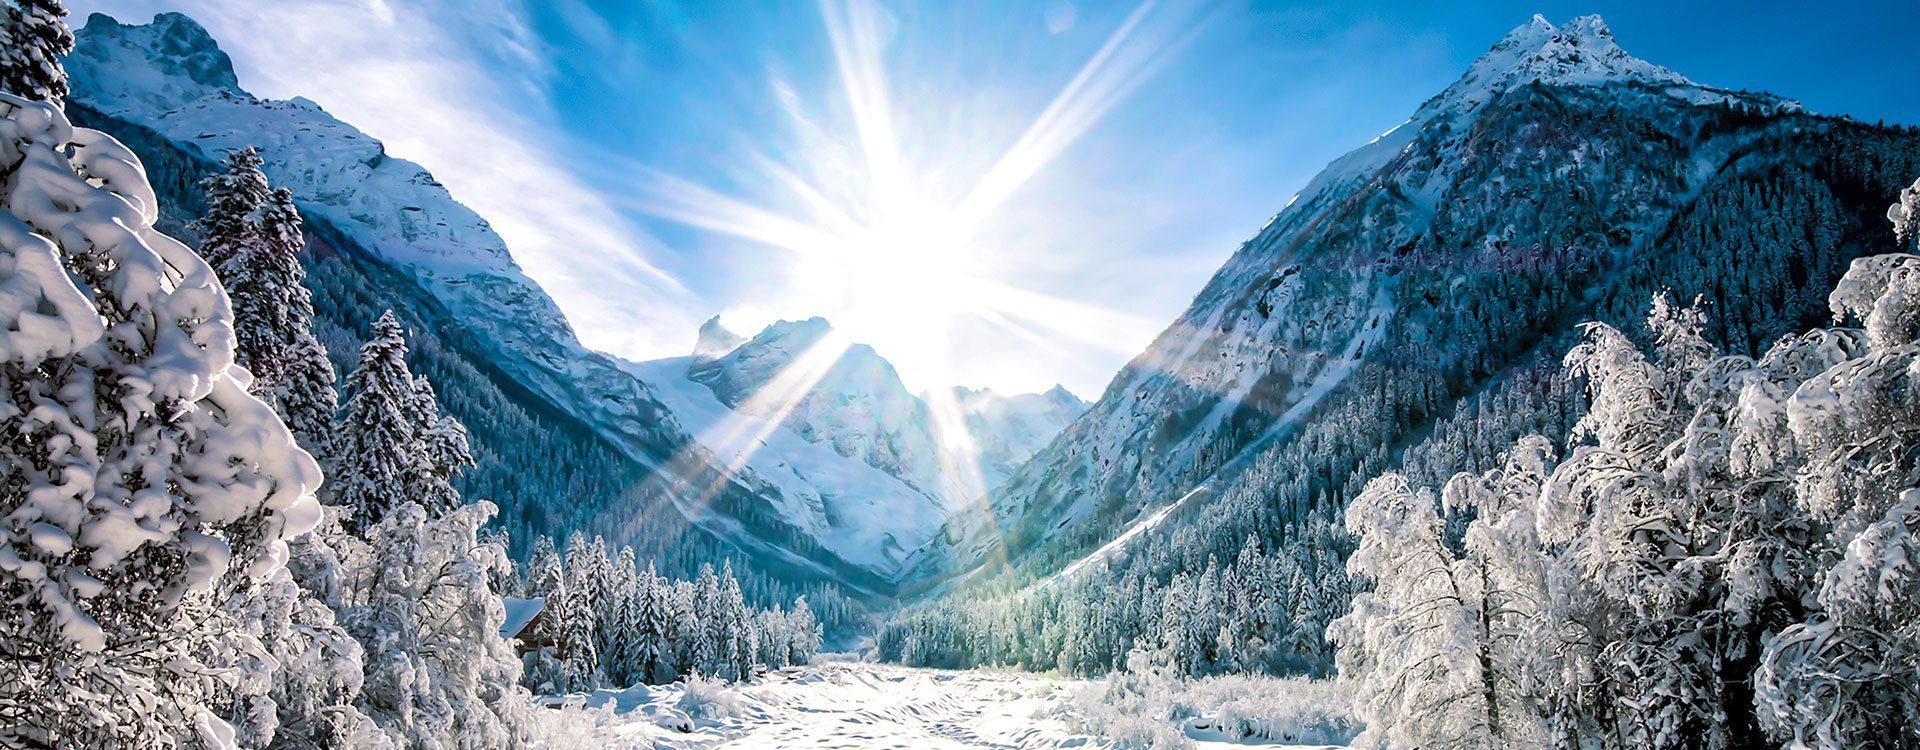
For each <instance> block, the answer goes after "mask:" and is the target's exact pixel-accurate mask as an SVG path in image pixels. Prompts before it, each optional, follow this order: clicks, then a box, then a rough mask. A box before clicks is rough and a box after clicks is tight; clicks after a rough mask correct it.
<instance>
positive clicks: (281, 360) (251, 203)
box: [197, 149, 339, 455]
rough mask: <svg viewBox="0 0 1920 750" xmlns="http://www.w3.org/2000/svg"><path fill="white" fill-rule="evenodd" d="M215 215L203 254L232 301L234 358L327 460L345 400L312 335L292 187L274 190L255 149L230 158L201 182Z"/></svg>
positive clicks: (204, 223)
mask: <svg viewBox="0 0 1920 750" xmlns="http://www.w3.org/2000/svg"><path fill="white" fill-rule="evenodd" d="M202 185H203V186H204V187H205V188H206V191H207V206H208V212H207V215H206V216H205V217H203V218H202V219H201V220H200V221H199V222H198V224H197V226H199V227H200V228H201V230H202V231H204V232H205V233H206V234H207V239H206V241H205V242H204V243H203V244H202V246H201V253H202V254H203V255H205V256H206V257H208V258H209V259H210V262H213V261H212V259H214V258H218V259H219V260H218V262H215V263H214V268H215V270H216V271H218V272H219V274H220V278H221V280H222V281H224V282H226V285H227V291H228V294H229V295H230V296H231V298H232V300H233V310H234V335H235V338H236V339H237V342H238V349H237V350H236V352H235V355H234V358H235V360H236V361H237V362H238V363H239V364H240V365H242V366H244V367H246V368H247V371H248V372H250V373H252V374H253V378H254V380H253V384H252V386H251V390H252V391H253V392H254V393H255V394H256V395H259V396H260V397H261V398H263V399H265V400H266V401H267V402H268V403H270V404H272V405H273V406H274V410H275V411H277V412H279V413H280V415H281V417H282V418H283V419H285V420H286V421H287V424H288V426H289V427H291V428H292V429H293V432H294V436H295V437H296V438H298V439H299V440H300V444H301V445H302V446H305V447H306V448H307V449H308V450H310V451H313V452H314V453H315V454H316V455H324V453H325V450H324V449H325V447H326V441H327V439H328V438H329V436H330V435H331V433H332V430H331V426H332V422H333V417H334V414H335V413H336V412H337V411H338V410H339V396H338V394H337V393H336V392H335V391H334V373H333V365H332V364H331V363H330V362H329V361H328V360H327V351H326V348H325V347H323V346H321V344H320V342H319V340H318V339H316V338H315V337H314V335H313V314H314V311H313V294H312V292H310V291H308V290H307V287H306V285H305V283H304V282H305V280H306V269H305V268H303V267H302V266H301V265H300V260H299V254H300V252H301V250H302V248H304V247H305V244H306V240H305V237H304V236H303V235H302V234H301V232H300V224H301V219H300V212H299V209H298V208H296V207H295V206H294V204H293V195H292V193H289V192H288V191H286V190H285V189H275V190H271V191H269V190H267V189H266V188H267V179H266V176H265V174H263V173H262V172H261V171H260V158H259V156H258V155H256V154H255V153H254V152H253V150H252V149H243V150H241V151H236V152H234V153H232V154H229V155H228V158H227V169H226V171H225V172H223V173H221V174H218V175H213V176H210V177H207V178H206V179H204V180H202Z"/></svg>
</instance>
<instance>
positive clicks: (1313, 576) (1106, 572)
mask: <svg viewBox="0 0 1920 750" xmlns="http://www.w3.org/2000/svg"><path fill="white" fill-rule="evenodd" d="M856 5H857V7H858V8H865V9H867V10H872V8H870V7H869V6H868V5H866V4H859V3H856ZM1066 7H1067V8H1068V9H1069V11H1070V10H1071V8H1072V7H1073V6H1071V5H1070V4H1069V5H1067V6H1066ZM0 10H4V19H0V392H3V393H4V397H0V458H4V464H3V465H0V467H3V469H0V470H4V474H0V600H3V603H4V606H0V747H6V748H16V747H17V748H69V747H73V748H155V747H167V748H171V747H207V748H289V749H292V748H375V749H378V748H396V749H397V748H434V749H441V748H446V749H452V748H461V749H475V750H478V749H483V748H514V747H545V748H574V747H609V748H625V747H633V748H712V747H740V748H762V747H847V748H862V747H941V748H947V747H952V748H964V747H998V748H1006V747H1018V748H1074V747H1108V748H1210V749H1212V750H1219V749H1221V748H1226V747H1234V746H1245V745H1261V746H1310V747H1365V748H1422V749H1424V750H1437V749H1440V748H1508V747H1514V748H1536V747H1553V748H1565V749H1567V750H1602V749H1611V748H1621V749H1623V750H1624V749H1626V748H1675V749H1678V748H1716V749H1719V748H1725V749H1733V748H1751V747H1786V748H1818V749H1820V750H1840V749H1842V748H1886V749H1889V750H1891V749H1893V748H1909V747H1920V536H1917V535H1916V533H1917V532H1920V179H1916V178H1920V130H1916V129H1915V128H1911V127H1900V126H1886V125H1868V124H1865V123H1861V122H1857V121H1854V120H1851V119H1848V118H1845V117H1832V116H1824V115H1818V114H1814V113H1811V112H1808V111H1806V109H1805V108H1804V107H1802V106H1800V105H1799V104H1797V103H1795V102H1792V101H1789V100H1785V99H1782V98H1779V97H1776V96H1773V95H1770V94H1764V93H1756V92H1747V91H1733V90H1726V89H1720V88H1715V87H1711V86H1706V85H1702V84H1698V83H1695V82H1693V81H1692V80H1690V79H1688V78H1686V77H1684V76H1682V75H1681V74H1679V73H1676V72H1674V71H1671V70H1668V69H1666V68H1663V67H1660V66H1658V65H1654V64H1652V63H1649V62H1646V61H1643V60H1640V59H1638V58H1635V57H1633V56H1631V55H1629V54H1627V53H1626V52H1625V51H1624V50H1623V49H1622V48H1621V47H1620V46H1619V44H1618V43H1617V42H1616V41H1615V40H1614V37H1613V33H1612V31H1611V30H1610V29H1609V28H1608V27H1607V25H1606V24H1605V23H1604V22H1602V21H1601V20H1600V19H1599V18H1598V17H1597V16H1587V17H1582V18H1577V19H1573V20H1571V21H1569V22H1567V23H1565V24H1562V25H1559V26H1556V25H1554V24H1552V23H1549V22H1548V21H1547V20H1546V19H1544V18H1541V17H1539V16H1535V17H1534V18H1533V19H1532V20H1531V21H1529V22H1528V23H1526V24H1523V25H1521V26H1520V27H1518V28H1516V29H1514V30H1513V31H1512V32H1511V33H1509V34H1508V35H1507V36H1506V37H1504V38H1502V39H1501V40H1499V41H1498V42H1497V43H1496V44H1495V45H1494V46H1493V47H1492V48H1491V50H1489V51H1488V52H1487V53H1486V54H1485V55H1484V56H1482V57H1480V58H1479V59H1478V60H1477V61H1475V62H1474V63H1473V64H1472V65H1470V66H1469V67H1468V69H1467V71H1466V73H1465V74H1464V75H1463V76H1461V77H1460V78H1459V80H1458V81H1457V82H1455V83H1454V84H1452V85H1451V86H1449V87H1447V88H1446V89H1445V90H1444V91H1442V92H1441V93H1440V94H1438V95H1437V96H1435V97H1433V98H1432V99H1430V100H1428V101H1427V102H1426V103H1425V104H1423V105H1422V106H1420V107H1419V108H1418V109H1417V111H1415V112H1414V114H1413V116H1412V117H1411V118H1410V119H1408V120H1407V121H1406V122H1405V123H1404V124H1402V125H1401V126H1400V127H1398V128H1396V129H1394V130H1392V131H1390V132H1388V133H1387V134H1385V135H1382V136H1381V137H1380V138H1378V139H1376V140H1374V141H1373V142H1371V143H1368V144H1365V145H1363V146H1361V147H1360V148H1359V149H1357V150H1355V151H1353V152H1351V153H1349V154H1347V155H1346V156H1344V157H1341V158H1340V159H1337V160H1335V161H1334V162H1333V163H1332V164H1330V165H1329V166H1328V167H1327V168H1326V169H1325V171H1323V172H1322V173H1321V174H1320V175H1319V176H1317V177H1315V178H1314V179H1312V180H1311V181H1309V182H1307V183H1306V185H1305V187H1304V188H1303V189H1302V190H1301V192H1300V193H1299V194H1298V195H1296V196H1294V197H1293V198H1292V199H1291V200H1286V201H1276V203H1283V204H1284V205H1283V206H1282V208H1281V210H1280V211H1279V213H1278V214H1276V215H1275V216H1274V218H1273V219H1272V221H1271V222H1270V223H1269V224H1268V225H1267V226H1266V227H1264V228H1263V229H1261V230H1260V231H1259V233H1258V234H1257V235H1255V236H1254V237H1253V238H1252V239H1250V240H1249V241H1247V242H1246V243H1245V244H1244V245H1242V246H1241V247H1240V248H1239V249H1238V251H1237V252H1235V253H1234V254H1233V255H1232V257H1231V258H1230V259H1229V260H1228V261H1227V262H1226V264H1225V265H1224V266H1223V267H1222V268H1220V269H1219V270H1218V272H1217V273H1216V274H1215V275H1214V277H1213V278H1212V280H1211V281H1210V282H1208V283H1207V285H1206V286H1205V288H1204V289H1202V290H1200V291H1199V293H1198V295H1197V296H1196V297H1195V298H1194V300H1193V302H1192V305H1191V307H1190V308H1189V309H1188V310H1187V312H1185V313H1184V314H1183V315H1181V316H1180V317H1179V319H1178V320H1176V321H1174V322H1173V323H1172V324H1171V325H1170V326H1169V327H1168V328H1167V329H1166V331H1165V332H1164V333H1162V334H1161V335H1160V336H1159V338H1158V339H1156V340H1155V341H1154V342H1153V343H1152V344H1151V346H1150V347H1149V348H1148V349H1147V350H1146V351H1145V352H1143V353H1141V354H1140V355H1139V356H1138V357H1137V358H1135V359H1134V360H1133V361H1132V362H1131V363H1129V364H1128V365H1127V366H1126V367H1124V368H1123V369H1122V370H1121V371H1120V372H1119V373H1117V374H1116V375H1115V377H1114V379H1113V381H1112V383H1111V384H1110V385H1109V386H1108V388H1107V389H1106V391H1105V393H1103V394H1101V396H1100V398H1099V399H1098V400H1096V401H1094V402H1093V403H1090V404H1089V403H1087V402H1084V401H1082V400H1081V399H1080V398H1079V397H1077V396H1075V395H1074V394H1072V393H1070V392H1068V391H1067V390H1066V389H1065V388H1064V387H1058V386H1056V387H1055V388H1053V389H1052V390H1050V391H1048V392H1046V393H1042V394H1022V395H1007V394H1002V393H996V392H994V391H992V390H989V389H972V388H966V387H960V386H957V385H940V386H938V387H936V388H934V389H931V390H924V391H923V392H919V393H916V392H914V391H912V390H909V388H908V386H907V385H906V383H905V381H903V380H902V378H901V377H900V375H899V373H898V372H897V371H896V369H895V367H894V365H893V363H891V362H889V361H888V360H887V359H886V358H885V356H884V352H881V351H879V350H877V349H875V348H874V347H871V346H867V345H865V344H862V343H860V342H857V341H854V340H851V338H850V337H849V336H848V334H847V333H846V332H845V331H843V330H841V329H838V328H836V327H835V326H834V325H833V324H831V323H829V322H828V321H826V320H824V319H822V318H817V317H816V318H810V319H803V320H798V321H779V322H775V323H772V324H771V325H768V326H767V327H766V328H765V329H764V330H762V331H761V332H760V333H758V334H756V335H753V336H751V337H743V336H740V335H737V334H735V333H733V332H732V331H729V330H727V328H726V327H724V326H723V325H722V324H721V322H720V318H719V317H717V316H716V317H714V318H712V319H710V320H708V322H707V323H706V324H705V325H703V326H701V328H700V329H699V331H698V336H697V343H696V344H695V346H694V348H693V349H692V351H691V352H690V353H689V354H688V355H687V356H680V357H670V358H666V359H658V360H653V361H645V362H636V361H627V360H624V359H621V358H619V357H615V356H612V355H608V354H604V353H600V352H595V351H592V350H590V349H588V348H586V347H585V346H583V345H581V344H580V342H579V341H578V340H576V339H575V337H574V336H573V333H572V330H571V328H569V326H568V324H567V321H566V317H565V316H564V315H563V314H562V313H561V311H560V308H559V307H558V306H557V305H556V304H555V303H554V302H553V300H552V299H550V298H549V296H548V295H547V293H546V292H545V291H543V290H542V289H541V288H540V286H539V285H538V284H537V283H536V282H535V281H534V280H533V279H532V278H531V277H529V276H528V275H527V274H525V273H523V272H522V271H521V269H520V267H519V265H518V264H517V263H516V261H515V260H514V258H513V256H512V255H511V253H510V252H509V248H508V247H507V245H506V243H505V242H504V241H503V240H502V239H501V238H500V236H498V235H497V234H495V233H494V231H493V229H492V228H491V227H490V226H489V225H488V224H487V222H486V220H485V219H483V218H482V217H480V216H479V215H478V214H476V213H475V212H473V211H471V210H469V209H467V208H466V207H465V206H463V205H461V204H460V203H458V202H457V201H455V200H454V198H453V196H452V194H451V193H450V192H449V191H448V189H447V188H446V187H445V186H442V185H441V184H440V183H439V182H438V181H437V180H435V179H434V178H433V176H432V175H431V174H429V173H428V172H427V171H426V170H425V169H423V168H421V167H420V166H418V165H416V164H413V163H411V162H407V161H404V160H401V159H396V158H392V157H389V156H388V155H387V154H386V152H385V148H384V147H383V146H382V145H381V144H380V143H379V141H376V140H374V139H373V138H372V137H370V136H368V135H367V134H365V133H362V132H360V131H359V130H357V129H355V128H353V127H352V126H350V125H348V124H346V123H344V122H341V121H340V120H338V119H337V118H335V117H333V116H332V115H330V114H327V113H326V111H324V110H323V109H321V108H320V106H319V105H318V104H315V103H313V102H311V101H307V100H305V99H298V98H296V99H294V100H291V101H273V100H266V99H260V98H257V97H254V96H253V95H251V94H249V93H247V92H246V91H245V90H243V89H242V88H241V87H240V84H239V77H238V75H236V72H235V69H234V63H233V61H232V60H231V59H230V58H228V56H227V55H226V53H224V52H222V51H221V50H220V48H219V46H218V44H217V43H215V41H214V40H213V38H212V36H211V35H210V34H209V33H208V32H207V31H206V29H204V28H202V27H201V26H200V25H199V24H198V23H196V22H195V21H194V20H193V19H191V18H189V17H187V16H185V15H182V14H178V13H165V14H161V15H159V16H157V17H156V18H154V19H153V21H152V22H151V23H150V24H146V25H128V24H123V23H122V22H120V21H116V20H114V19H112V18H110V17H107V16H105V15H100V14H95V15H94V16H93V17H91V18H89V19H88V21H87V23H86V24H85V26H84V27H83V28H82V29H81V30H80V31H79V32H78V34H77V35H76V33H75V32H73V31H72V30H71V29H70V28H69V26H68V25H67V22H66V11H65V10H64V9H63V8H62V6H61V4H60V2H58V0H6V2H3V3H0ZM844 10H845V8H841V7H840V5H839V4H838V3H837V2H834V1H833V0H829V2H826V3H823V5H822V8H821V11H822V12H823V14H824V15H826V16H829V19H828V20H829V21H832V20H833V19H834V18H838V16H836V15H835V14H836V13H838V12H841V11H844ZM859 17H860V18H864V19H866V20H873V19H872V18H867V17H866V16H864V15H862V16H859ZM876 17H877V16H876ZM888 18H889V19H893V20H898V19H895V18H894V17H893V16H888ZM840 20H843V21H844V20H845V19H840ZM1055 20H1058V19H1057V18H1055V14H1052V13H1051V12H1050V14H1049V27H1050V28H1051V27H1052V26H1053V25H1054V21H1055ZM1136 20H1137V19H1136ZM1062 23H1063V24H1064V25H1065V26H1068V27H1070V26H1071V25H1072V23H1073V19H1072V16H1071V14H1069V15H1067V16H1066V17H1065V20H1064V21H1063V22H1062ZM828 25H829V27H830V28H837V27H835V26H834V24H833V23H831V22H830V23H829V24H828ZM1128 28H1132V27H1131V26H1129V27H1128ZM1054 33H1059V32H1054ZM836 41H840V40H836ZM843 53H845V50H839V49H836V54H843ZM841 62H842V63H845V61H844V60H841ZM70 74H71V77H69V76H70ZM866 114H867V115H869V116H871V114H872V113H870V112H869V113H866ZM816 197H817V196H816ZM821 199H822V200H825V199H824V198H821ZM1889 205H1891V208H1889V207H1888V206H1889ZM580 261H581V262H583V263H591V262H593V258H592V257H591V254H590V252H586V251H583V254H582V257H581V258H580ZM891 299H896V300H900V299H901V298H900V297H898V296H895V297H891ZM901 303H902V304H906V302H905V301H902V302H901ZM929 335H935V334H933V333H930V334H929ZM1041 382H1050V381H1041Z"/></svg>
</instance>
